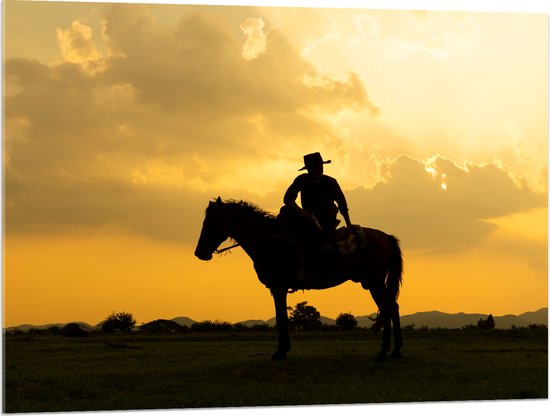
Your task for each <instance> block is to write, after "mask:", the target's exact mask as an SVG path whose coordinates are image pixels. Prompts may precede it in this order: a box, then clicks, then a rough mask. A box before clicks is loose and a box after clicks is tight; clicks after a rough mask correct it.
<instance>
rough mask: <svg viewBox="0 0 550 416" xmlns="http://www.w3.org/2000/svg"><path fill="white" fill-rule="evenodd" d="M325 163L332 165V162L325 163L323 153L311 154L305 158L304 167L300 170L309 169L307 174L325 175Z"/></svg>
mask: <svg viewBox="0 0 550 416" xmlns="http://www.w3.org/2000/svg"><path fill="white" fill-rule="evenodd" d="M325 163H330V160H327V161H324V160H323V158H322V156H321V153H319V152H315V153H310V154H308V155H305V156H304V165H305V166H304V167H303V168H301V169H300V170H304V169H307V172H308V173H309V174H310V175H322V174H323V165H324V164H325Z"/></svg>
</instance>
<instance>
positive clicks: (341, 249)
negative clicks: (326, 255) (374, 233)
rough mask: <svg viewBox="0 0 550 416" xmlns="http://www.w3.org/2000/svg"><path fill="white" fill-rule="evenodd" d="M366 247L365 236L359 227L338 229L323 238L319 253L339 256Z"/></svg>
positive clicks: (366, 240)
mask: <svg viewBox="0 0 550 416" xmlns="http://www.w3.org/2000/svg"><path fill="white" fill-rule="evenodd" d="M367 245H368V239H367V235H366V234H365V231H364V230H363V228H362V227H360V226H358V225H357V226H353V227H350V228H338V229H336V230H334V231H333V232H332V233H330V234H328V235H327V236H326V237H325V241H324V242H323V243H322V244H321V246H320V249H321V252H328V251H330V252H336V253H337V254H339V255H341V256H346V255H348V254H352V253H355V252H356V251H357V250H359V249H362V248H364V247H366V246H367Z"/></svg>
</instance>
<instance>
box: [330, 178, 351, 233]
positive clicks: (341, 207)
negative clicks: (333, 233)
mask: <svg viewBox="0 0 550 416" xmlns="http://www.w3.org/2000/svg"><path fill="white" fill-rule="evenodd" d="M334 188H335V189H334V191H335V196H334V200H335V201H336V204H337V205H338V211H340V214H342V217H344V221H345V222H346V226H348V227H351V220H350V218H349V210H348V203H347V201H346V197H345V196H344V193H343V192H342V188H340V185H339V184H338V182H337V181H336V180H334Z"/></svg>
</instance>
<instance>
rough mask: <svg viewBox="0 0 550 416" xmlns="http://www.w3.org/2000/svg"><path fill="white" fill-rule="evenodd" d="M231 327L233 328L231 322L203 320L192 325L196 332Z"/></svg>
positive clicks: (229, 328)
mask: <svg viewBox="0 0 550 416" xmlns="http://www.w3.org/2000/svg"><path fill="white" fill-rule="evenodd" d="M231 329H233V325H231V323H229V322H220V321H201V322H195V323H194V324H193V325H191V331H196V332H214V331H229V330H231Z"/></svg>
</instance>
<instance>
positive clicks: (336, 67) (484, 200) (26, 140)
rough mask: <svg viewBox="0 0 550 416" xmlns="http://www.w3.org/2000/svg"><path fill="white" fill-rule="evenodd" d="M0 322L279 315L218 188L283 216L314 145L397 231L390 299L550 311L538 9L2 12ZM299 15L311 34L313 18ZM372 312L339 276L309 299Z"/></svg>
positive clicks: (351, 198) (52, 7)
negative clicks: (229, 229)
mask: <svg viewBox="0 0 550 416" xmlns="http://www.w3.org/2000/svg"><path fill="white" fill-rule="evenodd" d="M4 8H5V9H4V22H3V28H4V45H5V47H4V65H5V66H4V81H5V84H4V122H5V128H4V180H5V189H4V196H5V199H4V214H5V220H4V228H3V230H4V246H3V247H4V270H3V294H4V298H3V306H4V326H12V325H18V324H23V323H32V324H45V323H52V322H68V321H71V320H82V321H86V322H89V323H91V324H96V323H98V322H99V321H101V320H102V319H103V318H105V317H106V316H107V315H108V314H110V313H111V312H113V311H127V312H131V313H133V314H134V316H135V318H136V319H137V321H138V323H144V322H148V321H151V320H154V319H159V318H165V319H170V318H174V317H176V316H189V317H191V318H192V319H195V320H205V319H212V320H214V319H219V320H227V321H230V322H237V321H240V320H245V319H269V318H271V317H273V316H274V309H273V304H272V300H271V298H270V295H269V292H268V290H266V289H265V288H264V287H263V286H262V284H261V283H260V282H259V281H258V279H257V278H256V276H255V273H254V271H253V268H252V264H251V261H250V260H249V259H248V257H246V255H245V254H244V252H243V251H242V250H241V249H234V250H232V253H231V254H230V255H227V256H222V257H215V258H214V259H213V260H212V261H210V262H201V261H199V260H198V259H196V258H195V257H194V255H193V251H194V248H195V245H196V242H197V239H198V235H199V233H200V227H201V224H202V220H203V216H204V209H205V208H206V206H207V204H208V201H209V200H210V199H211V198H212V197H216V196H218V195H220V196H221V197H222V198H224V199H231V198H233V199H244V200H248V201H250V202H253V203H255V204H257V205H259V206H261V207H263V208H265V209H267V210H269V211H271V212H277V211H278V209H279V207H280V205H281V204H282V196H283V194H284V192H285V190H286V188H287V186H288V185H289V184H290V183H291V182H292V180H293V179H294V177H295V176H296V175H297V174H298V169H299V168H300V167H301V166H302V165H303V162H302V156H303V155H304V154H306V153H311V152H314V151H319V152H321V153H322V155H323V156H324V157H325V159H332V164H330V165H327V166H326V169H325V173H326V174H328V175H331V176H333V177H335V178H337V179H338V181H339V183H340V185H341V186H342V188H343V190H344V193H345V194H346V197H347V200H348V205H349V207H350V215H351V219H352V222H354V223H358V224H362V225H364V226H369V227H373V228H380V229H382V230H384V231H386V232H388V233H391V234H395V235H396V236H398V237H399V238H400V239H401V241H402V248H403V251H404V258H405V275H404V286H403V288H402V291H401V296H400V305H401V312H402V313H403V314H408V313H414V312H418V311H430V310H440V311H444V312H450V313H454V312H471V313H474V312H475V313H486V314H489V313H492V314H495V315H499V314H506V313H522V312H526V311H530V310H536V309H538V308H541V307H545V306H547V305H548V272H547V265H548V262H547V254H548V248H547V230H548V225H547V224H548V221H547V218H548V209H547V205H548V204H547V201H548V181H547V178H548V174H547V170H548V127H547V126H548V16H547V15H545V14H541V13H539V14H537V13H496V12H449V11H406V10H388V11H383V10H373V9H338V10H337V9H314V8H288V7H280V8H268V7H221V6H183V5H158V4H156V5H145V4H106V3H70V2H69V3H59V2H26V1H15V0H8V1H5V2H4ZM304 22H307V24H304ZM303 300H307V301H308V302H309V303H310V304H312V305H314V306H315V307H317V309H318V310H319V311H320V312H321V314H322V315H324V316H329V317H333V318H335V317H336V316H337V315H338V314H339V313H341V312H351V313H353V314H354V315H365V314H370V313H373V312H375V311H376V307H375V305H374V302H373V301H372V299H371V297H370V294H369V293H368V292H365V291H364V290H362V289H361V287H360V285H358V284H353V283H348V284H344V285H342V286H340V287H338V288H334V289H331V290H326V291H320V292H313V291H306V292H304V293H302V292H298V293H295V294H292V295H290V296H289V304H290V305H295V304H296V303H298V302H301V301H303Z"/></svg>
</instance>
